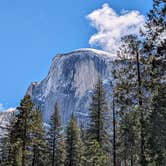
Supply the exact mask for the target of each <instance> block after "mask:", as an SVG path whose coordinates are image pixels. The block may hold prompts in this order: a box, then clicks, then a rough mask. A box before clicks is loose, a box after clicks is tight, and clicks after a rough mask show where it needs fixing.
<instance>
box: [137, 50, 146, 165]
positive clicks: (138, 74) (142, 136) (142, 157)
mask: <svg viewBox="0 0 166 166" xmlns="http://www.w3.org/2000/svg"><path fill="white" fill-rule="evenodd" d="M136 58H137V77H138V102H139V109H140V111H141V112H140V125H141V131H140V136H141V161H140V163H141V166H146V165H147V164H146V159H145V152H144V147H145V140H144V129H143V128H144V125H143V123H144V115H143V108H142V90H141V86H142V81H141V74H140V61H139V53H138V51H137V52H136Z"/></svg>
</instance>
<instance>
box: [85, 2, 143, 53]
mask: <svg viewBox="0 0 166 166" xmlns="http://www.w3.org/2000/svg"><path fill="white" fill-rule="evenodd" d="M87 18H88V20H90V22H91V25H92V26H93V27H94V28H96V30H97V32H96V33H95V34H93V35H92V36H91V38H90V40H89V44H90V45H91V46H97V47H101V49H103V50H105V51H109V52H111V53H112V54H116V51H117V49H118V47H119V46H120V39H121V37H122V36H125V35H129V34H138V33H139V30H140V28H141V27H142V26H143V25H144V20H145V18H144V16H143V15H141V14H140V13H139V11H135V10H133V11H127V10H122V12H121V14H120V15H118V14H117V13H116V12H115V11H114V10H113V9H112V8H111V7H110V6H109V5H108V4H104V5H103V6H102V8H101V9H97V10H94V11H93V12H92V13H90V14H89V15H88V16H87Z"/></svg>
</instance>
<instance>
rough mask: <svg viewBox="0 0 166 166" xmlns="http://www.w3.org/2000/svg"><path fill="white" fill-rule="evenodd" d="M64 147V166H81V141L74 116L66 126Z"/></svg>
mask: <svg viewBox="0 0 166 166" xmlns="http://www.w3.org/2000/svg"><path fill="white" fill-rule="evenodd" d="M66 146H67V147H66V148H67V160H66V166H82V165H83V160H84V159H83V158H84V157H83V152H82V141H81V138H80V129H79V127H78V124H77V120H76V118H75V116H74V114H72V115H71V119H70V121H69V124H68V126H67V131H66Z"/></svg>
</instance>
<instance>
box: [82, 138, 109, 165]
mask: <svg viewBox="0 0 166 166" xmlns="http://www.w3.org/2000/svg"><path fill="white" fill-rule="evenodd" d="M85 155H86V156H87V158H86V161H85V165H88V166H109V164H108V156H107V155H106V154H105V152H104V151H103V150H102V148H101V146H100V144H99V143H98V141H96V140H94V141H92V142H90V143H89V145H88V146H87V149H86V153H85Z"/></svg>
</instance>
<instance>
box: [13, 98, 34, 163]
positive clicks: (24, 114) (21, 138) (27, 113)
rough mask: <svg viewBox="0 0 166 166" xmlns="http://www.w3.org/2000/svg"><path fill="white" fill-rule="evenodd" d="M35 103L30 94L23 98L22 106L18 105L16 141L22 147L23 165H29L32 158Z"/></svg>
mask: <svg viewBox="0 0 166 166" xmlns="http://www.w3.org/2000/svg"><path fill="white" fill-rule="evenodd" d="M33 108H34V104H33V102H32V99H31V97H30V96H29V95H26V96H25V97H24V98H23V100H21V103H20V106H19V107H17V110H18V114H17V122H16V123H15V126H16V127H14V128H16V131H15V134H16V135H15V138H16V143H17V144H19V146H20V147H21V165H22V166H26V165H29V163H30V159H29V156H30V154H29V153H31V151H30V143H31V131H32V130H33V129H32V128H33V126H32V117H33V115H32V114H33V111H34V109H33Z"/></svg>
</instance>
